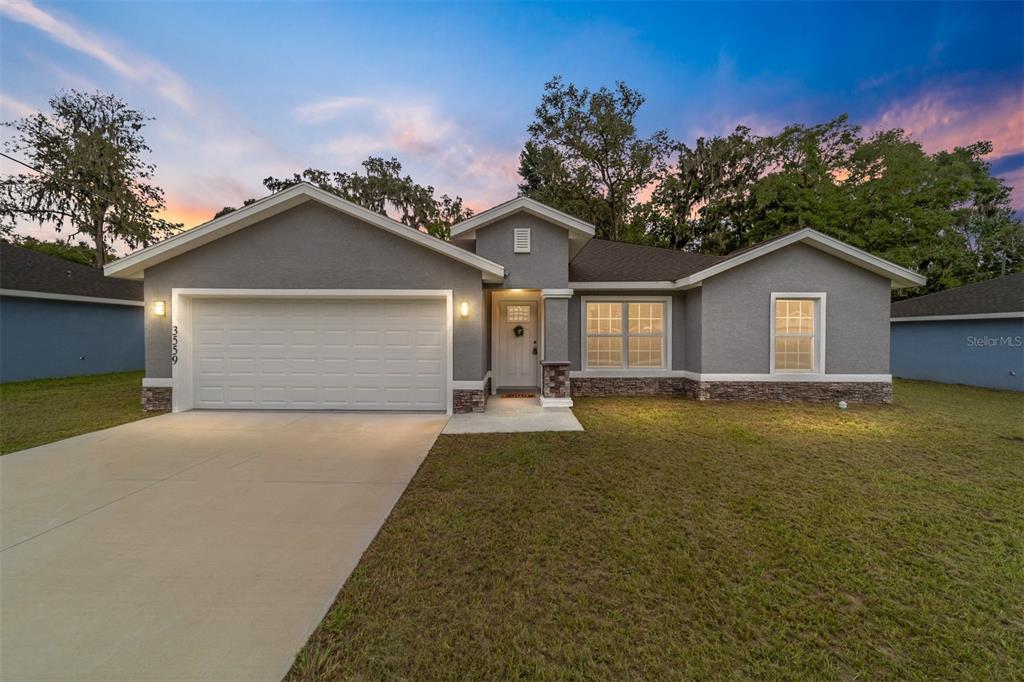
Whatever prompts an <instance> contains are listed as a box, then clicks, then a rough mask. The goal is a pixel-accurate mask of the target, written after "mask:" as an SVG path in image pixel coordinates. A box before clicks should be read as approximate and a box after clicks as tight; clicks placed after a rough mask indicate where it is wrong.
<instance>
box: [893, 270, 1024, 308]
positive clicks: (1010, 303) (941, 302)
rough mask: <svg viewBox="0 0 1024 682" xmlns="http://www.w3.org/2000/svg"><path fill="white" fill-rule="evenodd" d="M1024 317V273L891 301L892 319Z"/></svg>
mask: <svg viewBox="0 0 1024 682" xmlns="http://www.w3.org/2000/svg"><path fill="white" fill-rule="evenodd" d="M982 316H983V317H1024V272H1018V273H1016V274H1013V275H1004V276H1003V277H996V278H995V279H990V280H988V281H986V282H978V283H977V284H967V285H964V286H962V287H957V288H955V289H947V290H946V291H938V292H936V293H934V294H925V295H924V296H918V297H917V298H908V299H907V300H905V301H897V302H896V303H893V304H892V319H893V320H910V319H970V318H978V317H982Z"/></svg>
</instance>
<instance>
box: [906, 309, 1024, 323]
mask: <svg viewBox="0 0 1024 682" xmlns="http://www.w3.org/2000/svg"><path fill="white" fill-rule="evenodd" d="M1018 317H1019V318H1024V311H1020V312H1015V313H1013V312H1010V313H965V314H963V315H913V316H906V317H892V318H889V321H890V322H946V321H951V320H1009V319H1014V318H1018Z"/></svg>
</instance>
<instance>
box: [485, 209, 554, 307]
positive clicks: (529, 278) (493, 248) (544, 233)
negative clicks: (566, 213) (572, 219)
mask: <svg viewBox="0 0 1024 682" xmlns="http://www.w3.org/2000/svg"><path fill="white" fill-rule="evenodd" d="M517 227H528V228H530V253H514V252H513V251H512V236H513V229H514V228H517ZM476 253H477V255H480V256H483V257H484V258H487V259H488V260H492V261H494V262H495V263H500V264H501V265H503V266H504V267H505V274H506V276H505V283H504V284H503V285H502V286H503V287H504V288H506V289H564V288H566V287H567V286H568V285H569V233H568V232H567V231H566V230H565V229H564V228H561V227H558V226H557V225H552V224H551V223H549V222H547V221H545V220H542V219H540V218H537V217H536V216H532V215H530V214H529V213H516V214H514V215H510V216H508V217H507V218H502V219H501V220H498V221H495V222H493V223H491V224H490V225H487V226H485V227H481V228H480V229H479V230H477V233H476Z"/></svg>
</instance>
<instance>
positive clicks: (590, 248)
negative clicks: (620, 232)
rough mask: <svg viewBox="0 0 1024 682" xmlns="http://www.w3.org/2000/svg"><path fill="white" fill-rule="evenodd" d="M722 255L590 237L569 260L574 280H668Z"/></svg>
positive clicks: (672, 279) (692, 271)
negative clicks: (570, 260)
mask: <svg viewBox="0 0 1024 682" xmlns="http://www.w3.org/2000/svg"><path fill="white" fill-rule="evenodd" d="M724 258H725V257H724V256H709V255H706V254H702V253H687V252H686V251H678V250H676V249H662V248H658V247H656V246H641V245H639V244H627V243H625V242H613V241H608V240H605V239H591V240H590V241H589V242H587V245H586V246H584V247H583V249H582V250H581V251H580V252H579V253H578V254H576V257H575V258H573V259H572V262H571V263H569V280H570V281H573V282H640V281H651V280H654V281H671V282H674V281H675V280H677V279H680V278H682V277H685V276H687V275H692V274H693V273H695V272H699V271H700V270H703V269H704V268H707V267H709V266H711V265H714V264H715V263H718V262H719V261H722V260H724Z"/></svg>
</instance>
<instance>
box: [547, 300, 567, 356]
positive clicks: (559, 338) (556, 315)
mask: <svg viewBox="0 0 1024 682" xmlns="http://www.w3.org/2000/svg"><path fill="white" fill-rule="evenodd" d="M542 304H543V305H544V360H546V361H559V362H560V361H564V360H568V359H569V299H566V298H547V299H544V300H543V301H542Z"/></svg>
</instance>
